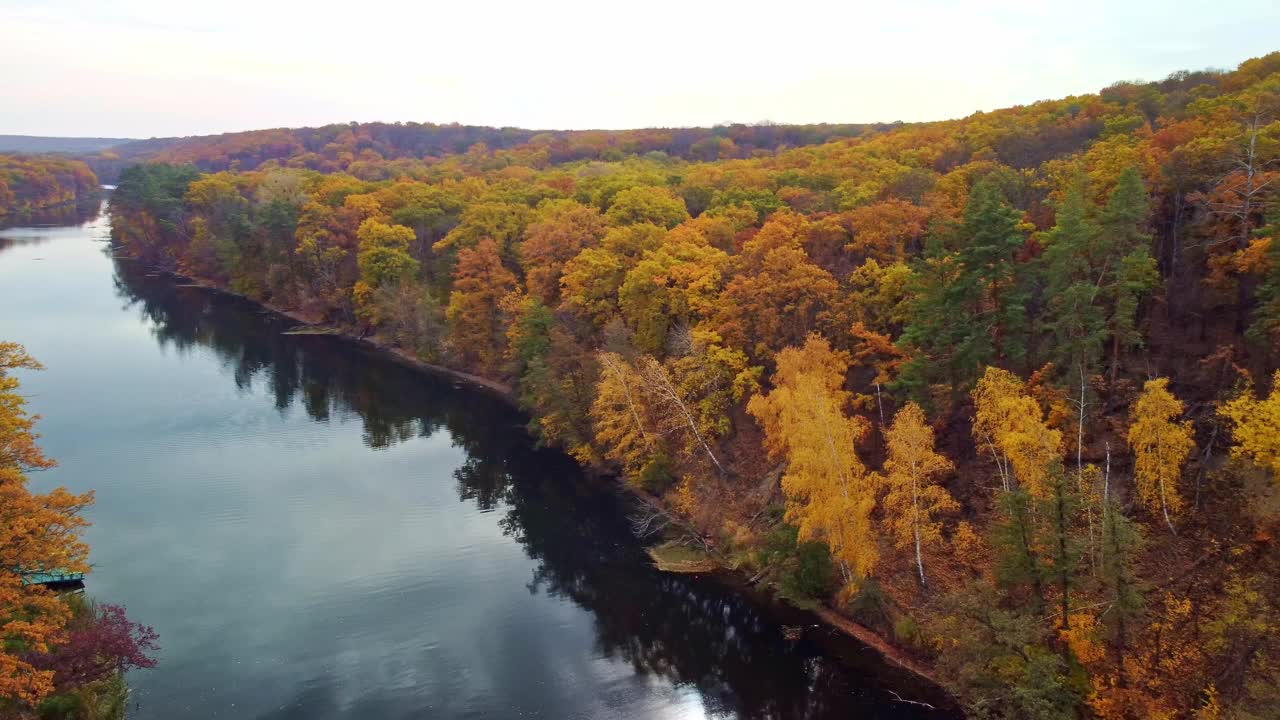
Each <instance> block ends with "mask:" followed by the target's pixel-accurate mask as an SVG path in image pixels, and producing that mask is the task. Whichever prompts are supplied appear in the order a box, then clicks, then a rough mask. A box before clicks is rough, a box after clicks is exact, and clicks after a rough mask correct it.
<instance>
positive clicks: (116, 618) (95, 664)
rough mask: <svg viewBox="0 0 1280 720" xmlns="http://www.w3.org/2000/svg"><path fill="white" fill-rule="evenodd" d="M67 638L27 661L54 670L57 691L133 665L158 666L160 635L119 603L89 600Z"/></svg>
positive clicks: (83, 683)
mask: <svg viewBox="0 0 1280 720" xmlns="http://www.w3.org/2000/svg"><path fill="white" fill-rule="evenodd" d="M65 638H66V641H65V642H63V643H59V644H58V645H57V646H55V647H53V648H52V649H51V650H50V652H47V653H34V654H32V655H31V656H30V657H29V658H28V661H29V662H30V663H31V664H32V665H33V666H34V667H36V668H37V669H40V670H52V671H53V673H54V675H53V681H54V684H55V686H56V687H57V689H58V691H59V692H61V691H65V690H68V689H70V688H75V687H79V686H81V685H85V684H87V683H91V682H96V681H98V680H104V679H106V678H108V677H111V675H113V674H114V673H117V672H124V671H126V670H129V669H131V668H149V667H155V664H156V661H155V657H154V654H155V652H156V651H157V650H159V645H158V644H157V643H156V641H157V640H158V639H159V636H158V635H156V632H155V630H153V629H152V628H150V627H148V626H146V625H141V624H138V623H135V622H131V621H130V620H129V618H128V617H127V616H126V615H125V611H124V608H123V607H121V606H119V605H110V604H106V603H103V604H96V603H89V604H87V605H86V606H85V607H84V608H83V610H81V611H80V612H78V613H77V614H76V617H75V618H74V619H72V621H71V622H70V623H69V624H68V625H67V629H66V636H65Z"/></svg>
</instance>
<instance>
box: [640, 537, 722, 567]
mask: <svg viewBox="0 0 1280 720" xmlns="http://www.w3.org/2000/svg"><path fill="white" fill-rule="evenodd" d="M648 552H649V557H650V558H653V564H654V565H655V566H656V567H657V568H658V569H659V570H661V571H663V572H674V573H704V572H711V571H712V570H715V569H717V568H719V567H720V564H719V563H717V562H716V561H715V560H713V559H712V558H711V557H710V556H709V555H707V554H706V553H704V552H702V551H701V550H698V549H697V548H692V547H689V546H687V545H682V544H680V543H678V542H674V541H672V542H665V543H663V544H661V545H656V546H654V547H651V548H649V550H648Z"/></svg>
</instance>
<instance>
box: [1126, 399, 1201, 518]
mask: <svg viewBox="0 0 1280 720" xmlns="http://www.w3.org/2000/svg"><path fill="white" fill-rule="evenodd" d="M1182 411H1183V407H1182V402H1181V401H1180V400H1178V399H1177V398H1175V397H1174V396H1173V394H1172V393H1170V392H1169V378H1156V379H1155V380H1148V381H1147V383H1146V385H1144V386H1143V388H1142V394H1141V395H1140V396H1138V401H1137V402H1136V403H1134V405H1133V410H1132V417H1131V419H1130V424H1129V447H1130V448H1132V449H1133V456H1134V458H1133V474H1134V479H1135V480H1136V481H1137V484H1138V498H1139V499H1140V500H1141V501H1142V504H1143V505H1146V506H1147V508H1148V509H1150V510H1153V511H1154V510H1155V509H1156V507H1159V508H1160V512H1161V513H1163V514H1164V521H1165V523H1166V524H1167V525H1168V526H1169V530H1170V531H1173V518H1174V517H1176V516H1177V515H1178V513H1180V512H1181V511H1182V496H1181V495H1180V494H1179V493H1178V479H1179V478H1180V477H1181V476H1182V464H1183V463H1184V462H1186V460H1187V456H1188V455H1190V454H1191V450H1192V448H1194V447H1195V442H1194V441H1193V440H1192V439H1191V423H1190V421H1186V422H1182V423H1179V422H1177V420H1176V419H1177V418H1178V417H1179V416H1180V415H1182Z"/></svg>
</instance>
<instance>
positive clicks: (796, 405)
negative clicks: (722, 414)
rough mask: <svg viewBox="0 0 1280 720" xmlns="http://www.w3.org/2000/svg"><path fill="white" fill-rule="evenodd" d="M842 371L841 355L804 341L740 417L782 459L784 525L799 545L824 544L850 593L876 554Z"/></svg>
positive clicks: (860, 424) (865, 477)
mask: <svg viewBox="0 0 1280 720" xmlns="http://www.w3.org/2000/svg"><path fill="white" fill-rule="evenodd" d="M848 367H849V359H848V356H847V355H846V354H845V353H842V352H839V351H836V350H833V349H832V348H831V345H830V344H829V343H828V342H827V341H826V340H825V339H823V338H821V337H819V336H817V335H810V336H809V337H808V339H807V340H805V343H804V345H803V346H801V347H798V348H797V347H790V348H786V349H784V350H783V351H782V352H780V353H778V356H777V370H775V372H774V374H773V386H774V389H773V390H772V391H771V392H769V394H767V395H756V396H754V397H752V398H751V402H750V403H748V405H747V411H748V412H750V413H751V415H752V416H753V417H755V418H756V420H757V422H759V423H760V425H761V427H762V428H763V429H764V433H765V447H766V449H767V450H768V451H769V454H770V456H772V457H779V458H783V459H785V460H786V463H787V470H786V472H785V473H784V474H783V476H782V490H783V493H784V494H785V495H786V498H787V514H786V517H787V520H788V521H789V522H794V523H796V524H797V525H798V527H799V536H800V539H801V540H811V539H821V540H822V541H824V542H826V544H827V546H828V547H829V548H830V549H831V554H832V556H833V557H835V559H836V561H837V563H838V565H839V567H840V569H841V572H842V573H843V575H844V580H845V584H846V589H852V588H853V586H854V584H855V582H856V581H857V580H859V579H861V578H864V577H867V576H868V575H870V574H871V571H872V569H873V568H874V566H875V562H876V559H877V557H878V551H877V548H876V539H875V534H874V532H873V530H872V524H871V511H872V510H873V509H874V508H875V487H874V485H875V483H874V477H873V476H871V475H869V474H868V473H867V470H866V467H865V466H864V465H863V464H862V461H861V460H860V459H859V458H858V453H857V449H856V447H855V445H856V443H857V442H858V440H859V439H860V438H861V437H862V436H863V435H864V434H865V433H866V431H867V422H866V421H865V420H863V419H862V418H859V417H850V416H849V415H847V414H846V412H845V408H846V407H847V406H848V405H849V400H850V394H849V392H848V391H846V390H845V389H844V379H845V373H846V372H847V370H848Z"/></svg>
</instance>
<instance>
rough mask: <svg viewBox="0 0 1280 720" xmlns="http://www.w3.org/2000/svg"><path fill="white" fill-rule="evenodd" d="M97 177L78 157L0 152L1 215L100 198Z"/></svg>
mask: <svg viewBox="0 0 1280 720" xmlns="http://www.w3.org/2000/svg"><path fill="white" fill-rule="evenodd" d="M97 193H98V178H97V176H95V175H94V174H93V171H92V170H90V169H89V166H87V165H85V164H84V163H83V162H81V161H79V160H71V159H68V158H64V157H58V156H52V155H0V217H4V216H6V215H18V214H22V213H27V212H31V211H32V210H41V209H44V208H50V207H55V206H58V205H67V204H72V203H76V202H83V201H86V200H90V199H92V198H95V197H97Z"/></svg>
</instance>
